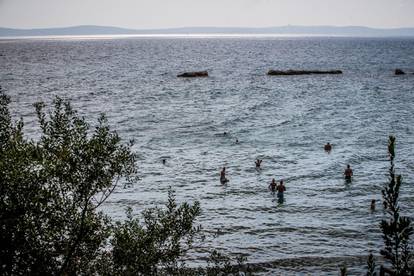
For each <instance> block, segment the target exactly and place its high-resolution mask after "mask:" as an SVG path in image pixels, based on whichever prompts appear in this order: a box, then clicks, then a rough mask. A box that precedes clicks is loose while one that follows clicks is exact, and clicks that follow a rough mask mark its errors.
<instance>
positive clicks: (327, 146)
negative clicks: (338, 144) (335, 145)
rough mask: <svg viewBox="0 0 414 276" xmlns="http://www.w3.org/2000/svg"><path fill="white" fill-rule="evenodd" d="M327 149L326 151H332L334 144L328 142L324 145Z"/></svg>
mask: <svg viewBox="0 0 414 276" xmlns="http://www.w3.org/2000/svg"><path fill="white" fill-rule="evenodd" d="M323 148H324V149H325V151H331V150H332V145H331V144H329V142H328V143H326V145H325V146H324V147H323Z"/></svg>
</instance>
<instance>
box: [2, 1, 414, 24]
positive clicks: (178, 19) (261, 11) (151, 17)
mask: <svg viewBox="0 0 414 276" xmlns="http://www.w3.org/2000/svg"><path fill="white" fill-rule="evenodd" d="M288 24H291V25H341V26H344V25H363V26H370V27H385V28H391V27H414V0H0V26H1V27H17V28H42V27H62V26H73V25H108V26H109V25H110V26H119V27H128V28H135V29H149V28H167V27H184V26H228V27H229V26H235V27H237V26H238V27H242V26H243V27H265V26H280V25H288Z"/></svg>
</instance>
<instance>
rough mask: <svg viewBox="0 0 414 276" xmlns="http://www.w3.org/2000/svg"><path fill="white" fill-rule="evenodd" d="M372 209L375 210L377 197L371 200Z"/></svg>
mask: <svg viewBox="0 0 414 276" xmlns="http://www.w3.org/2000/svg"><path fill="white" fill-rule="evenodd" d="M371 211H375V199H373V200H371Z"/></svg>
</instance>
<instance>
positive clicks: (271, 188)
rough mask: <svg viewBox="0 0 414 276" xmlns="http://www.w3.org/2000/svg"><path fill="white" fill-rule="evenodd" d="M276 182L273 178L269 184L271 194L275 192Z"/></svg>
mask: <svg viewBox="0 0 414 276" xmlns="http://www.w3.org/2000/svg"><path fill="white" fill-rule="evenodd" d="M276 185H277V184H276V180H275V179H274V178H273V179H272V182H270V184H269V190H271V191H272V192H273V193H274V192H275V191H276Z"/></svg>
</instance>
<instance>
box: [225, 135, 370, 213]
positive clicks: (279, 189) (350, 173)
mask: <svg viewBox="0 0 414 276" xmlns="http://www.w3.org/2000/svg"><path fill="white" fill-rule="evenodd" d="M225 134H226V133H225ZM237 142H238V140H237ZM324 149H325V151H326V152H328V153H329V152H330V151H331V150H332V145H331V144H330V143H329V142H328V143H327V144H326V145H325V146H324ZM262 162H263V160H262V159H256V161H255V162H254V163H255V165H256V169H261V167H260V166H261V164H262ZM344 176H345V180H346V181H348V182H349V181H352V176H353V171H352V169H351V166H350V165H349V164H348V165H347V166H346V169H345V171H344ZM227 182H229V180H228V179H227V178H226V167H223V168H222V170H221V172H220V183H221V184H226V183H227ZM269 190H270V191H272V193H274V192H275V191H277V198H278V199H279V202H283V193H284V192H285V191H286V187H285V185H284V184H283V179H281V180H280V183H279V185H278V184H277V183H276V180H275V179H274V178H273V179H272V182H270V184H269ZM371 210H375V199H373V200H372V202H371Z"/></svg>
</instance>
